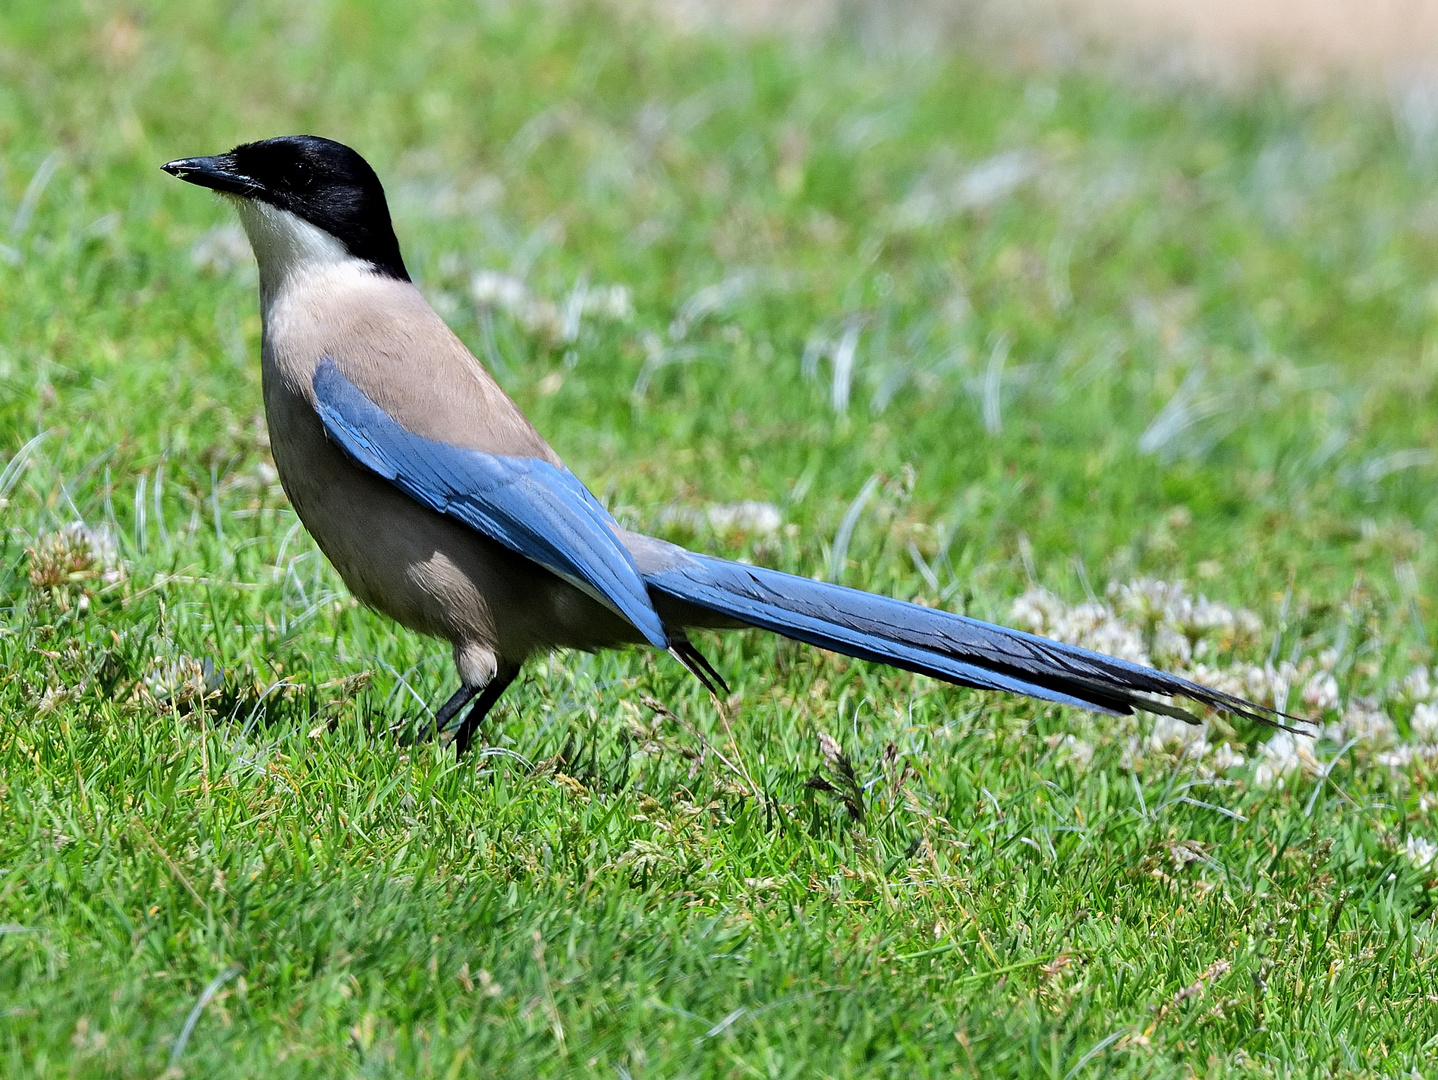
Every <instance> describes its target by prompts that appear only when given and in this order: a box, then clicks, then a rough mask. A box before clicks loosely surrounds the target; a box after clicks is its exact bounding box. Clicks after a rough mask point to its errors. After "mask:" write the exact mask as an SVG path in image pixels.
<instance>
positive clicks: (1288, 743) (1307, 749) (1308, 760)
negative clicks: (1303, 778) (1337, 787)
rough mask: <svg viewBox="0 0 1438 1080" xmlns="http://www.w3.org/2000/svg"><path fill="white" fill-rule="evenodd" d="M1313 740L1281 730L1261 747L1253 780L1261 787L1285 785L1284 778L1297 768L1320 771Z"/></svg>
mask: <svg viewBox="0 0 1438 1080" xmlns="http://www.w3.org/2000/svg"><path fill="white" fill-rule="evenodd" d="M1310 744H1311V740H1309V739H1306V738H1301V737H1299V736H1296V735H1294V734H1293V733H1292V732H1289V731H1280V732H1279V733H1278V734H1277V735H1275V736H1274V737H1273V738H1271V739H1269V740H1268V742H1266V743H1264V744H1263V745H1262V746H1261V747H1260V748H1259V758H1258V768H1257V769H1256V770H1255V771H1254V776H1253V782H1254V783H1256V784H1257V785H1258V786H1259V787H1274V786H1275V785H1276V786H1278V787H1282V786H1283V778H1284V777H1285V776H1287V775H1288V774H1289V773H1291V772H1293V771H1294V770H1295V769H1299V768H1302V769H1303V770H1304V771H1306V772H1317V771H1318V760H1317V758H1315V757H1314V756H1313V747H1312V746H1311V745H1310Z"/></svg>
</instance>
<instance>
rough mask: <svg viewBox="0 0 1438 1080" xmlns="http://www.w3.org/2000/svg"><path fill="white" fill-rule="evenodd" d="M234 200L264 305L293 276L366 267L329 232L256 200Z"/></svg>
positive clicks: (269, 302)
mask: <svg viewBox="0 0 1438 1080" xmlns="http://www.w3.org/2000/svg"><path fill="white" fill-rule="evenodd" d="M234 202H235V207H236V209H237V210H238V211H239V214H240V224H241V225H243V226H244V228H245V234H246V235H247V236H248V237H249V238H250V247H251V248H253V249H254V252H255V261H256V262H257V263H259V266H260V302H261V304H262V306H263V307H265V308H269V306H270V304H271V303H272V302H273V301H274V299H275V298H276V296H277V294H278V293H279V292H280V291H281V290H283V289H284V288H286V286H287V285H288V284H289V283H290V282H291V281H292V280H293V279H303V278H312V277H314V276H317V275H320V274H324V273H327V272H330V271H333V270H336V269H339V268H340V267H344V266H353V267H354V268H356V269H357V268H359V267H367V266H368V264H367V263H365V262H364V260H362V259H357V258H355V257H354V256H353V255H351V254H350V253H349V251H348V250H347V249H346V248H345V246H344V244H342V243H340V242H339V241H338V240H336V239H335V238H334V237H333V236H331V235H330V234H329V233H327V232H325V231H324V230H323V229H321V228H319V227H318V226H316V225H311V224H310V223H309V222H308V221H306V220H305V219H304V218H302V217H299V216H297V215H295V214H292V213H290V212H289V211H288V210H281V209H280V208H279V207H277V206H271V205H270V204H269V203H267V202H260V201H259V200H258V199H244V198H235V199H234Z"/></svg>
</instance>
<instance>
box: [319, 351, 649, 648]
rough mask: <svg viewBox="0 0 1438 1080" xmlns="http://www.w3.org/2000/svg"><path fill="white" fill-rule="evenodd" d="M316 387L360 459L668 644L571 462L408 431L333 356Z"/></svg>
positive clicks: (348, 448) (339, 436) (329, 428)
mask: <svg viewBox="0 0 1438 1080" xmlns="http://www.w3.org/2000/svg"><path fill="white" fill-rule="evenodd" d="M314 390H315V402H316V408H317V410H318V412H319V416H320V420H321V421H322V422H323V423H324V426H325V431H326V432H328V433H329V436H330V438H331V439H333V440H334V441H335V442H336V443H338V444H339V445H340V447H342V448H343V449H344V451H345V453H347V454H348V455H349V456H350V457H351V458H352V459H353V460H354V461H356V462H357V463H358V464H360V465H362V466H363V467H364V468H366V469H369V470H370V471H371V472H374V473H376V474H378V475H379V476H382V477H384V478H385V479H386V480H388V481H389V482H390V483H392V484H394V485H395V487H397V488H399V489H400V490H401V491H403V492H404V493H405V494H406V495H408V496H409V497H410V498H412V499H414V500H415V501H416V502H418V503H421V504H423V505H424V506H427V507H429V508H430V509H431V510H435V511H438V512H439V513H441V514H444V515H446V516H447V517H452V518H454V519H455V520H457V521H462V522H464V524H466V525H468V526H469V527H470V528H472V529H474V530H476V531H477V532H480V533H482V534H484V535H485V536H488V537H489V538H490V539H492V540H496V541H498V542H499V543H501V544H503V545H504V546H505V547H507V548H509V549H510V550H511V551H514V552H517V553H518V554H520V555H523V556H524V557H525V558H527V559H530V560H532V561H534V562H536V563H538V564H539V565H540V566H542V567H544V568H545V569H546V570H549V571H550V572H551V573H554V574H557V575H559V576H560V577H562V578H564V579H565V580H566V581H568V582H569V583H570V584H572V585H574V586H575V587H576V588H579V589H582V590H583V591H584V592H586V593H588V594H589V595H590V596H592V597H593V598H594V599H596V600H598V601H599V602H600V603H602V604H604V605H605V606H606V607H609V608H612V609H613V610H614V611H615V612H617V613H618V614H620V615H622V616H624V617H625V618H626V619H628V620H629V621H630V622H631V623H633V624H634V625H635V626H636V627H637V628H638V629H639V631H640V632H641V633H642V634H643V635H644V637H645V638H646V639H647V640H648V641H649V643H650V644H651V645H654V646H655V647H656V648H660V649H667V648H669V635H668V634H667V633H666V632H665V630H664V624H663V623H662V622H660V619H659V615H658V613H657V612H655V610H654V605H653V603H652V602H651V601H650V599H649V591H648V589H647V588H646V587H645V585H644V580H643V578H641V577H640V575H639V569H638V567H636V566H635V565H634V559H633V557H632V556H631V555H630V554H629V552H628V551H627V550H625V548H624V545H622V544H621V543H620V542H619V539H618V537H617V536H615V534H614V532H613V529H612V525H613V518H611V517H610V516H609V514H608V512H607V511H606V510H605V509H604V507H603V506H601V505H600V504H599V500H598V499H596V498H595V497H594V496H593V494H591V493H590V491H589V489H588V488H586V487H585V486H584V485H583V484H581V483H580V482H579V479H578V478H577V477H576V476H575V475H574V474H573V473H572V472H570V471H569V470H568V469H565V468H563V467H562V466H556V465H551V464H550V463H549V462H547V461H541V460H539V459H538V458H525V457H507V456H502V455H499V454H486V453H484V452H483V451H481V450H471V449H467V448H465V447H460V446H451V445H450V444H448V443H442V442H435V441H434V440H433V439H426V438H423V437H422V436H419V435H415V434H412V433H411V432H408V431H406V430H405V429H404V428H403V427H401V426H400V425H399V423H398V422H397V421H395V419H394V418H393V417H391V416H390V415H389V414H388V413H386V412H385V411H384V410H383V409H381V408H380V407H379V406H378V405H376V404H375V403H374V402H373V401H371V400H370V399H369V398H368V397H366V396H365V394H364V391H362V390H361V389H360V388H359V387H357V386H355V384H354V383H352V382H350V381H349V379H347V378H345V376H344V374H343V372H341V371H340V369H339V368H338V367H337V366H335V364H334V362H333V361H332V360H330V359H329V358H328V357H326V358H325V359H324V360H322V361H320V365H319V367H318V369H316V371H315V377H314Z"/></svg>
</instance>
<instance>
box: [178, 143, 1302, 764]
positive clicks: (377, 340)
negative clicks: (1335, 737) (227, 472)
mask: <svg viewBox="0 0 1438 1080" xmlns="http://www.w3.org/2000/svg"><path fill="white" fill-rule="evenodd" d="M163 168H164V169H165V171H166V172H168V173H171V174H173V175H175V176H178V177H180V178H181V179H182V180H187V181H189V182H190V183H192V184H198V185H200V186H201V187H207V188H211V189H213V190H215V191H218V192H220V193H222V194H223V195H226V196H228V197H229V198H230V199H231V200H232V201H233V203H234V204H235V207H236V209H237V210H238V211H239V215H240V220H241V222H242V223H243V225H244V228H245V232H246V233H247V234H248V235H249V239H250V244H251V246H252V247H253V248H254V251H255V257H256V259H257V261H258V262H259V269H260V304H261V309H262V315H263V325H264V329H263V343H262V347H261V368H262V372H263V384H264V399H265V416H266V419H267V421H268V423H269V430H270V445H271V448H272V449H273V452H274V458H275V465H276V467H277V468H278V470H279V474H280V481H281V483H282V484H283V485H284V489H285V492H286V494H287V495H288V496H289V498H290V501H291V502H292V503H293V504H294V508H295V511H296V512H297V513H298V514H299V516H300V520H301V521H302V522H304V525H305V527H306V528H307V529H308V530H309V531H310V534H311V535H312V536H314V538H315V541H316V542H317V543H318V544H319V546H320V548H321V549H322V550H323V551H324V553H325V555H326V556H328V557H329V559H330V561H331V562H333V563H334V565H335V567H336V569H338V570H339V573H340V576H341V577H343V578H344V580H345V582H346V583H347V584H348V585H349V587H350V588H351V589H352V590H353V591H354V593H355V595H356V596H357V597H359V599H360V600H362V601H363V602H364V603H366V604H368V605H369V606H371V607H373V608H376V609H378V610H379V611H382V612H384V613H385V614H387V615H389V616H390V617H391V618H393V619H395V620H396V621H397V622H399V623H401V624H403V625H404V626H407V627H409V628H410V629H412V630H416V631H419V632H420V633H424V634H430V635H433V636H435V637H439V638H443V639H444V640H446V641H448V642H449V643H450V644H451V645H452V646H453V649H454V662H455V666H456V667H457V668H458V670H459V678H460V684H461V685H460V688H459V690H457V691H456V692H455V693H454V694H453V695H452V696H451V697H450V698H449V699H448V700H447V701H446V702H445V703H444V704H443V705H442V706H441V707H440V709H439V711H438V713H437V714H436V716H435V724H434V727H433V729H432V730H434V731H440V732H445V731H449V730H454V732H455V742H456V745H457V746H458V748H459V752H460V753H463V752H464V750H465V748H466V747H467V746H468V744H469V742H470V740H471V739H472V738H473V735H474V732H475V729H476V728H477V726H478V725H479V723H480V722H481V721H482V720H483V719H484V717H485V715H486V713H488V711H489V710H490V709H491V708H492V707H493V706H494V703H495V702H496V701H497V700H498V699H499V697H500V695H501V694H503V693H504V690H505V688H506V687H508V686H509V684H510V683H511V682H513V680H514V678H515V676H516V675H517V674H518V672H519V669H520V665H521V664H522V663H523V662H524V661H525V659H526V658H528V657H530V656H534V655H536V654H542V653H547V652H549V651H551V650H553V649H558V648H574V649H600V648H608V647H611V646H621V645H630V644H646V643H647V644H649V645H652V646H654V647H655V648H658V649H667V650H668V651H669V652H670V653H672V654H673V655H674V656H675V657H676V658H677V659H678V660H679V661H680V662H681V663H683V664H684V665H685V666H686V667H687V668H688V669H689V670H690V671H692V672H693V673H694V674H695V676H697V677H698V678H699V679H700V680H701V681H702V682H703V683H704V684H705V685H706V686H708V687H709V688H711V689H715V688H717V687H719V686H722V684H723V680H722V679H721V678H720V677H719V675H718V673H717V672H716V671H715V670H714V668H713V667H712V666H710V664H709V662H708V661H707V660H706V659H705V658H704V657H703V656H702V655H701V654H700V653H699V652H698V650H697V649H695V647H694V646H693V644H692V643H691V642H690V641H689V639H688V637H687V636H686V631H687V630H689V629H690V628H693V627H706V628H721V629H722V628H736V627H758V628H760V629H764V630H771V631H773V632H774V633H777V634H782V635H784V636H785V637H789V638H794V639H796V640H799V641H804V642H808V643H809V644H811V645H817V646H819V647H820V648H823V649H831V650H833V651H835V652H840V653H845V654H847V655H849V656H854V657H860V658H863V659H866V660H878V661H882V662H883V663H886V664H892V665H894V666H895V667H901V668H906V669H908V670H910V671H916V672H920V673H922V674H925V675H930V676H933V677H934V678H937V679H942V680H945V681H947V682H951V683H956V684H958V685H960V686H969V687H977V688H979V689H984V690H1004V691H1008V692H1011V693H1016V694H1026V695H1028V696H1030V697H1035V698H1041V699H1043V700H1045V701H1054V702H1059V703H1061V704H1064V705H1075V706H1079V707H1081V708H1085V709H1092V710H1095V711H1098V712H1106V713H1116V714H1127V713H1130V712H1132V711H1133V710H1134V709H1143V710H1147V711H1150V712H1159V713H1165V714H1168V715H1175V716H1181V717H1183V718H1185V719H1192V717H1191V716H1190V715H1189V714H1188V713H1186V712H1183V711H1182V710H1179V709H1177V708H1175V707H1174V706H1172V705H1169V704H1168V703H1166V702H1162V701H1157V700H1155V697H1172V696H1177V697H1185V698H1188V699H1190V700H1192V701H1195V702H1198V703H1200V704H1202V705H1204V706H1209V707H1212V708H1216V709H1221V710H1223V711H1226V712H1229V713H1233V714H1236V715H1239V716H1243V717H1246V718H1248V719H1250V720H1256V721H1259V722H1263V723H1280V724H1281V722H1282V721H1283V720H1284V719H1285V717H1283V716H1282V715H1281V714H1278V713H1275V712H1273V711H1272V710H1270V709H1268V708H1265V707H1263V706H1259V705H1255V704H1253V703H1252V702H1248V701H1244V700H1242V699H1241V698H1236V697H1233V696H1231V695H1229V694H1224V693H1221V692H1219V691H1216V690H1212V689H1209V688H1207V687H1203V686H1199V685H1196V684H1194V683H1192V682H1189V681H1187V680H1184V679H1180V678H1177V677H1175V676H1172V675H1167V674H1165V673H1163V672H1160V671H1154V670H1151V669H1149V668H1144V667H1140V666H1138V665H1136V664H1132V663H1127V662H1125V661H1123V660H1118V659H1115V658H1113V657H1109V656H1103V655H1100V654H1098V653H1094V652H1089V651H1087V650H1084V649H1079V648H1075V647H1073V646H1070V645H1064V644H1060V643H1058V642H1054V641H1050V640H1047V639H1045V638H1040V637H1035V636H1033V635H1031V634H1025V633H1021V632H1019V631H1016V630H1010V629H1007V628H1005V627H1002V626H995V625H992V624H989V623H983V622H978V621H976V620H974V619H969V618H965V617H962V616H959V615H953V614H950V613H947V612H944V611H938V610H935V609H932V608H926V607H921V606H919V605H917V604H910V603H905V602H903V601H899V600H893V599H890V598H888V597H884V596H876V595H874V594H871V593H865V592H860V591H858V590H856V589H849V588H844V587H842V586H840V585H835V584H828V583H825V582H820V581H813V580H810V579H809V578H804V577H796V576H794V575H791V574H783V573H779V572H778V571H775V570H767V569H763V568H761V567H757V566H747V565H741V564H739V563H734V562H728V561H725V560H723V559H717V558H712V557H709V556H706V555H698V554H694V553H692V552H689V551H686V550H684V549H683V548H680V547H676V546H675V545H673V544H670V543H666V542H665V541H662V540H657V539H654V538H652V537H648V536H642V535H639V534H637V533H633V532H630V531H628V530H627V529H624V528H621V527H620V525H619V524H618V523H617V522H615V520H614V519H613V518H612V517H610V515H609V514H608V512H607V511H606V510H605V509H604V507H603V506H602V505H601V504H600V503H599V501H598V500H597V499H595V497H594V496H593V495H592V494H590V492H589V491H588V489H587V488H585V486H584V485H583V484H582V483H581V482H580V481H579V479H578V478H576V477H575V475H574V474H573V473H571V472H570V471H569V470H568V469H567V468H565V467H564V463H563V462H562V461H560V459H559V455H558V454H556V453H555V452H554V451H553V450H552V449H551V448H550V446H549V444H548V443H546V442H545V441H544V439H543V438H541V437H540V435H539V433H538V432H537V431H536V430H535V429H534V427H533V425H531V424H530V422H529V421H528V420H527V419H525V417H524V414H523V413H521V412H520V410H519V408H518V406H516V405H515V404H514V402H513V401H511V400H510V399H509V397H508V396H507V395H506V394H505V393H504V391H503V390H502V389H500V387H499V385H498V384H497V383H496V382H495V381H494V379H493V378H492V377H491V376H490V374H489V372H488V371H486V370H485V368H484V366H483V365H482V364H481V363H480V362H479V361H478V360H476V359H475V357H474V356H473V355H472V354H471V353H470V351H469V350H468V349H466V348H465V346H464V345H463V344H462V343H461V342H460V340H459V339H458V338H457V337H456V336H455V335H454V333H453V332H451V330H450V329H449V327H448V326H447V325H446V324H445V322H444V320H443V319H441V318H440V317H439V316H438V315H437V314H436V313H435V312H434V311H433V309H431V308H430V306H429V305H428V304H427V303H426V302H425V300H424V298H423V297H422V296H421V295H420V292H419V290H418V289H416V288H415V286H414V285H413V284H412V283H411V282H410V278H409V274H408V272H407V271H406V270H405V265H404V259H403V258H402V257H401V255H400V250H399V243H398V241H397V240H396V239H395V234H394V229H393V227H392V226H391V224H390V216H389V208H388V205H387V204H386V202H385V195H384V189H383V187H381V185H380V182H379V178H378V177H377V176H376V175H375V172H374V170H373V169H372V168H370V166H369V164H368V163H366V161H365V160H364V159H363V158H362V157H360V155H359V154H357V153H356V152H355V151H354V150H351V149H350V148H349V147H347V146H344V145H342V144H340V143H337V142H333V141H331V140H329V139H323V138H318V137H316V136H312V135H293V136H285V137H281V138H275V139H266V140H264V141H262V142H253V143H246V144H244V145H243V146H237V147H235V148H234V149H233V150H231V151H229V152H228V153H225V154H219V155H217V156H215V157H199V158H184V159H181V160H178V161H171V162H169V163H167V164H166V165H164V166H163ZM476 697H477V698H478V700H477V701H475V703H474V705H473V706H472V707H471V708H470V710H469V712H468V713H467V715H465V717H464V719H463V720H462V721H460V720H459V719H458V718H459V714H460V712H461V710H463V709H464V708H465V706H466V705H469V704H470V702H471V701H472V700H474V699H475V698H476Z"/></svg>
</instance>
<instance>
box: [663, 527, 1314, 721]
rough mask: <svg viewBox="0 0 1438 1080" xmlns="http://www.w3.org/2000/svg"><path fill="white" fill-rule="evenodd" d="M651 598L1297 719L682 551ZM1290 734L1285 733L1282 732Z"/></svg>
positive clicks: (981, 681)
mask: <svg viewBox="0 0 1438 1080" xmlns="http://www.w3.org/2000/svg"><path fill="white" fill-rule="evenodd" d="M644 581H645V583H646V584H647V585H648V586H649V588H650V590H651V591H652V592H657V593H660V594H663V595H665V596H669V597H672V598H674V599H676V600H679V601H682V602H683V603H685V604H691V605H693V606H695V607H698V608H702V609H704V610H706V611H710V612H713V613H715V614H717V615H721V616H728V617H730V618H732V619H734V620H736V621H738V622H742V623H744V624H746V625H748V626H753V627H757V628H759V629H762V630H770V631H773V632H774V633H776V634H782V635H783V636H784V637H787V638H793V639H794V640H796V641H803V642H807V643H808V644H810V645H817V646H818V647H819V648H821V649H829V650H831V651H833V652H838V653H843V654H845V655H846V656H853V657H858V658H859V659H863V660H877V661H879V662H881V663H885V664H890V665H892V666H894V667H899V668H905V669H907V670H909V671H915V672H918V673H920V674H922V675H930V676H933V677H934V678H936V679H943V680H944V681H946V682H951V683H956V684H957V685H959V686H970V687H974V688H976V689H980V690H1004V691H1007V692H1009V693H1014V694H1023V695H1026V696H1028V697H1034V698H1041V699H1042V700H1044V701H1053V702H1058V703H1059V704H1061V705H1074V706H1078V707H1079V708H1083V709H1091V710H1093V711H1095V712H1102V713H1109V714H1112V715H1119V716H1123V715H1128V714H1130V713H1132V712H1133V711H1134V710H1135V709H1141V710H1143V711H1145V712H1155V713H1162V714H1164V715H1167V716H1175V717H1178V718H1180V719H1182V720H1186V721H1188V722H1190V723H1198V722H1199V720H1198V718H1197V717H1195V716H1193V715H1192V714H1191V713H1188V712H1185V711H1184V710H1182V709H1178V708H1175V707H1174V706H1172V705H1169V704H1167V703H1166V702H1160V701H1154V700H1152V697H1151V695H1159V696H1163V697H1184V698H1188V699H1189V700H1191V701H1196V702H1199V703H1200V704H1203V705H1207V706H1210V707H1212V708H1215V709H1219V710H1222V711H1223V712H1227V713H1232V714H1234V715H1236V716H1242V717H1245V718H1246V719H1249V720H1253V721H1257V722H1258V723H1261V724H1271V725H1275V726H1278V727H1286V726H1287V725H1285V724H1284V723H1283V721H1284V720H1285V719H1289V720H1292V719H1298V718H1296V717H1289V716H1286V715H1285V714H1283V713H1279V712H1275V711H1274V710H1272V709H1269V708H1267V707H1266V706H1262V705H1255V704H1254V703H1253V702H1250V701H1245V700H1243V699H1242V698H1238V697H1234V696H1232V695H1231V694H1225V693H1221V692H1220V691H1217V690H1211V689H1209V688H1208V687H1205V686H1200V685H1198V684H1197V683H1192V682H1189V681H1188V680H1187V679H1180V678H1178V677H1176V676H1173V675H1168V674H1165V673H1164V672H1162V671H1155V670H1153V669H1152V668H1146V667H1141V666H1139V665H1138V664H1133V663H1129V662H1128V661H1126V660H1119V659H1116V658H1114V657H1111V656H1104V655H1102V654H1100V653H1095V652H1090V651H1089V650H1087V649H1080V648H1077V647H1075V646H1072V645H1064V644H1062V643H1061V642H1057V641H1050V640H1049V639H1048V638H1041V637H1037V636H1035V635H1033V634H1025V633H1023V632H1022V631H1019V630H1010V629H1008V628H1007V627H1003V626H995V625H994V624H992V623H985V622H979V621H978V620H977V619H969V618H965V617H964V616H962V615H954V614H952V613H950V612H947V611H938V610H936V609H934V608H926V607H922V606H920V605H918V604H910V603H906V602H905V601H902V600H894V599H892V598H890V597H887V596H877V595H875V594H873V593H866V592H861V591H859V590H858V589H849V588H845V587H844V586H842V585H832V584H829V583H828V582H823V581H813V580H811V579H809V578H804V577H797V576H795V575H793V574H785V573H781V572H779V571H777V570H767V569H765V568H763V567H758V566H745V565H741V564H739V563H733V562H728V561H726V560H724V559H715V558H712V557H710V556H707V555H696V554H693V553H688V557H687V558H683V559H681V560H679V561H678V562H677V564H675V565H673V566H670V567H668V568H665V569H663V570H659V571H657V572H653V573H646V574H644ZM1289 730H1293V729H1289Z"/></svg>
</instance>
